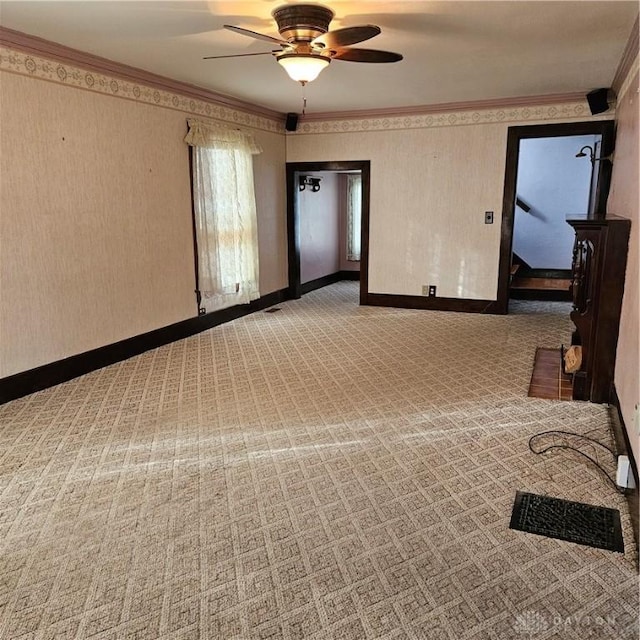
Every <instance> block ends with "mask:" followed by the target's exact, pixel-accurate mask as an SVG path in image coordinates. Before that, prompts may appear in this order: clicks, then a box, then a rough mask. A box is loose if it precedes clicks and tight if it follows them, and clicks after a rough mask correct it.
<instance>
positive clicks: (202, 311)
mask: <svg viewBox="0 0 640 640" xmlns="http://www.w3.org/2000/svg"><path fill="white" fill-rule="evenodd" d="M205 313H207V310H206V309H205V308H204V307H200V308H199V309H198V315H199V316H203V315H204V314H205Z"/></svg>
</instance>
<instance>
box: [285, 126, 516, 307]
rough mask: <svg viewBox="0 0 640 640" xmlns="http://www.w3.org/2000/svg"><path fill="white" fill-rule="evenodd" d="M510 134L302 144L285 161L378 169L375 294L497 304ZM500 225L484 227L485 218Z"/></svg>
mask: <svg viewBox="0 0 640 640" xmlns="http://www.w3.org/2000/svg"><path fill="white" fill-rule="evenodd" d="M506 131H507V129H506V126H504V125H502V124H488V125H481V126H467V127H443V128H440V129H413V130H398V131H389V132H381V131H380V132H379V131H376V132H366V133H365V132H353V133H351V132H350V133H340V134H327V135H311V136H306V135H296V136H290V137H288V138H287V143H288V144H287V160H288V161H289V162H303V161H310V160H317V161H321V160H371V205H370V248H369V290H370V291H371V292H372V293H392V294H406V295H420V294H421V291H422V285H423V284H435V285H436V286H437V287H438V295H439V296H443V297H452V298H475V299H489V300H492V299H495V297H496V290H497V273H498V253H499V251H498V250H499V245H500V224H499V218H500V214H501V207H502V189H503V183H504V153H505V146H506ZM485 210H493V211H495V212H496V218H497V221H496V224H493V225H485V224H484V211H485Z"/></svg>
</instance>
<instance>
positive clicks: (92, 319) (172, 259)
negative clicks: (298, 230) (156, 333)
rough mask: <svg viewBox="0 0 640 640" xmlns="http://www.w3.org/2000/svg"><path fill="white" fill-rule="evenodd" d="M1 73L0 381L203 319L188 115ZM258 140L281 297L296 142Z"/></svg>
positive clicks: (260, 191) (260, 187) (265, 250)
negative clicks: (287, 180)
mask: <svg viewBox="0 0 640 640" xmlns="http://www.w3.org/2000/svg"><path fill="white" fill-rule="evenodd" d="M1 75H2V89H1V98H2V100H1V103H0V108H1V112H0V122H1V123H2V130H1V134H0V135H1V138H0V145H1V146H0V150H1V153H0V163H1V164H0V172H1V175H2V185H1V190H0V239H1V240H0V242H1V243H2V246H1V251H0V292H1V293H0V295H1V298H2V306H1V309H0V377H4V376H7V375H11V374H13V373H17V372H20V371H24V370H27V369H30V368H33V367H37V366H39V365H42V364H45V363H48V362H52V361H55V360H59V359H61V358H65V357H68V356H70V355H74V354H77V353H81V352H83V351H87V350H90V349H94V348H96V347H100V346H103V345H106V344H110V343H113V342H116V341H118V340H122V339H124V338H128V337H131V336H135V335H138V334H140V333H144V332H147V331H150V330H153V329H156V328H159V327H163V326H166V325H169V324H171V323H174V322H177V321H180V320H184V319H186V318H189V317H193V316H194V315H196V304H195V297H194V292H193V290H194V268H193V245H192V223H191V200H190V185H189V165H188V149H187V146H186V145H185V144H184V142H183V137H184V134H185V132H186V115H185V114H184V113H181V112H180V111H174V110H170V109H164V108H161V107H155V106H152V105H148V104H143V103H135V102H132V101H129V100H123V99H120V98H115V97H110V96H105V95H101V94H98V93H93V92H89V91H83V90H80V89H75V88H68V87H65V86H62V85H60V84H56V83H51V82H46V81H43V80H38V79H31V78H28V77H24V76H19V75H14V74H10V73H2V74H1ZM256 137H257V138H258V139H259V141H260V143H261V144H262V146H263V147H264V148H265V153H264V154H263V155H262V156H260V157H259V159H258V160H257V161H256V190H257V196H258V197H257V200H258V203H259V204H258V209H259V216H261V219H260V227H259V232H260V244H261V247H260V253H261V256H262V259H261V272H262V273H261V293H268V292H269V291H270V290H271V291H272V290H275V289H278V288H281V287H283V286H285V285H286V257H285V256H286V230H285V222H284V219H285V206H284V199H285V196H284V140H283V136H282V135H280V134H275V133H268V132H258V135H257V136H256ZM263 245H264V246H263Z"/></svg>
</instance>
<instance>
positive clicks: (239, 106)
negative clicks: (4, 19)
mask: <svg viewBox="0 0 640 640" xmlns="http://www.w3.org/2000/svg"><path fill="white" fill-rule="evenodd" d="M0 46H3V47H6V48H7V49H12V50H14V51H21V52H23V53H26V54H30V55H33V56H38V57H41V58H46V59H48V60H52V61H55V62H59V63H62V64H63V65H72V66H74V67H78V68H80V69H85V70H87V71H92V72H94V73H100V74H103V75H105V76H110V77H112V78H118V79H121V80H125V81H127V82H131V83H132V84H134V85H137V84H143V85H145V86H147V87H151V88H153V89H157V90H159V91H164V92H168V93H171V94H179V95H181V96H184V97H186V98H191V99H194V100H201V101H204V102H209V103H215V104H216V105H219V106H221V107H224V108H226V109H230V110H237V111H243V112H245V113H249V114H251V115H253V116H258V117H259V118H266V119H269V120H277V121H278V122H280V121H282V122H284V117H285V116H284V114H283V113H280V112H279V111H273V110H271V109H267V108H265V107H260V106H257V105H254V104H251V103H249V102H244V101H242V100H238V99H237V98H232V97H230V96H226V95H223V94H220V93H215V92H214V91H210V90H208V89H203V88H202V87H198V86H195V85H192V84H188V83H186V82H181V81H179V80H172V79H171V78H166V77H164V76H160V75H157V74H154V73H151V72H149V71H144V70H143V69H138V68H137V67H130V66H128V65H126V64H121V63H119V62H114V61H113V60H108V59H107V58H101V57H100V56H96V55H93V54H91V53H86V52H84V51H79V50H78V49H72V48H70V47H66V46H64V45H61V44H58V43H56V42H51V41H50V40H45V39H44V38H38V37H37V36H32V35H29V34H27V33H22V32H21V31H15V30H13V29H7V28H6V27H2V26H0Z"/></svg>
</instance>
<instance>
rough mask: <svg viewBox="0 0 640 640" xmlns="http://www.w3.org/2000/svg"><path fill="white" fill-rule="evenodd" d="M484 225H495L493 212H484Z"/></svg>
mask: <svg viewBox="0 0 640 640" xmlns="http://www.w3.org/2000/svg"><path fill="white" fill-rule="evenodd" d="M484 223H485V224H493V211H485V212H484Z"/></svg>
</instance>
